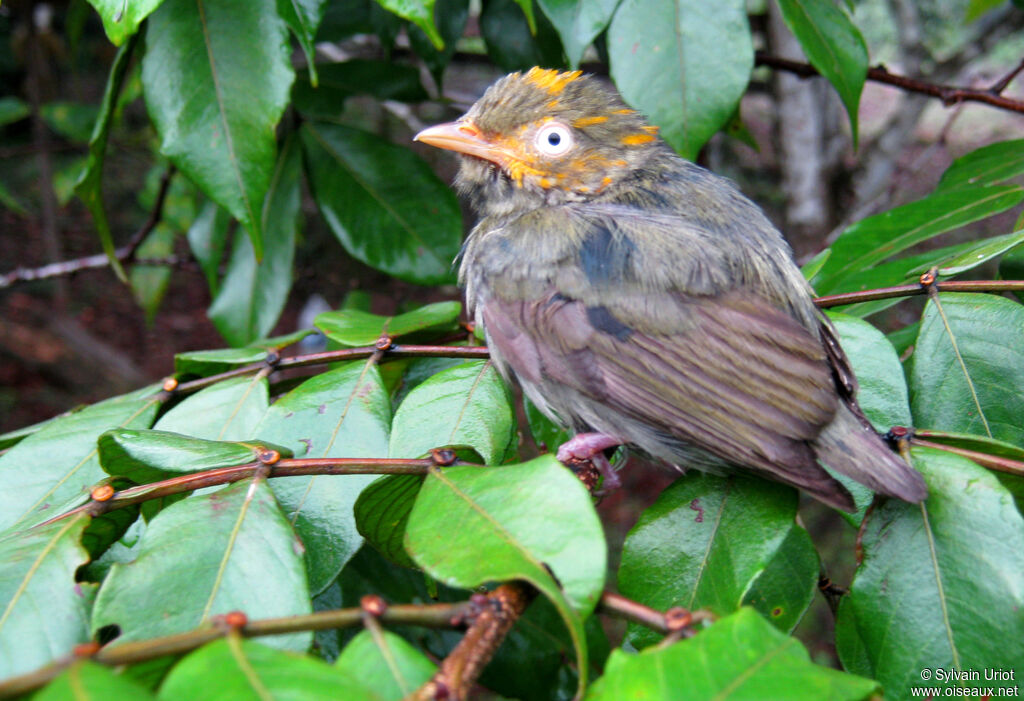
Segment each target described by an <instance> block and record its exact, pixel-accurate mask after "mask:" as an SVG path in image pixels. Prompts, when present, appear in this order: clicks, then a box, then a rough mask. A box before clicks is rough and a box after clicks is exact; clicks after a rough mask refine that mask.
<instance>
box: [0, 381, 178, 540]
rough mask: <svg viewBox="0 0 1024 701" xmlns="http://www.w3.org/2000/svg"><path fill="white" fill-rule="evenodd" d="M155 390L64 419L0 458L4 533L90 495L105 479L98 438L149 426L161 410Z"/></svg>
mask: <svg viewBox="0 0 1024 701" xmlns="http://www.w3.org/2000/svg"><path fill="white" fill-rule="evenodd" d="M154 392H155V390H153V389H149V390H140V391H139V392H136V393H135V394H130V395H125V396H123V397H115V398H113V399H108V400H107V401H105V402H100V403H99V404H94V405H92V406H89V407H86V408H85V409H82V410H81V411H76V412H74V413H71V414H68V415H66V416H62V417H60V418H58V419H56V420H54V421H53V422H51V423H48V424H47V425H46V426H44V427H43V428H41V429H40V430H39V431H37V432H36V433H33V434H32V435H31V436H29V437H27V438H25V439H24V440H22V441H21V442H20V443H18V444H17V445H16V446H14V447H13V448H11V449H10V450H8V451H7V452H6V453H4V454H3V455H0V479H2V480H3V483H4V485H5V488H4V489H3V490H0V530H2V529H6V528H9V527H11V526H13V525H15V524H17V525H18V527H19V528H26V527H28V526H31V525H33V524H36V523H39V522H40V521H44V520H46V519H49V518H51V517H53V516H56V515H57V513H56V509H57V507H60V506H61V504H63V503H64V502H67V501H69V500H70V499H73V498H75V497H77V496H85V495H87V494H88V493H89V490H90V489H91V487H92V486H93V485H94V484H95V483H96V482H98V481H100V480H102V479H103V478H104V477H106V474H105V473H104V472H103V470H102V469H101V468H100V461H99V458H98V456H97V450H96V439H97V438H98V437H99V436H100V434H102V433H103V432H105V431H108V430H110V429H112V428H147V427H149V425H150V424H151V423H152V422H153V417H154V416H155V415H156V411H157V409H158V408H159V406H160V403H159V400H158V399H157V397H155V396H154ZM147 395H149V396H147ZM29 466H30V467H29Z"/></svg>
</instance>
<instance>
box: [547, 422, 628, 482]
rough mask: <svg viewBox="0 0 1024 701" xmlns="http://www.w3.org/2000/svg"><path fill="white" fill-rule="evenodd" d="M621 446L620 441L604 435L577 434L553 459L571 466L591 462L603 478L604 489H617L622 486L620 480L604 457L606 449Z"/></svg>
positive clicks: (559, 449)
mask: <svg viewBox="0 0 1024 701" xmlns="http://www.w3.org/2000/svg"><path fill="white" fill-rule="evenodd" d="M619 445H622V441H621V440H619V439H618V438H616V437H614V436H609V435H608V434H606V433H577V434H576V435H575V436H573V437H572V438H570V439H569V440H568V441H566V442H565V443H563V444H562V445H560V446H559V447H558V452H557V453H556V454H555V457H556V458H558V460H559V462H562V463H565V464H566V465H569V466H570V467H571V466H572V463H574V462H575V463H579V462H587V461H589V462H591V463H593V465H594V467H596V468H597V471H598V472H600V473H601V476H602V477H604V485H603V487H604V489H605V490H611V489H618V488H619V487H621V486H622V480H620V479H619V476H618V474H616V472H615V470H614V469H612V466H611V463H609V462H608V458H606V457H605V456H604V451H605V449H607V448H614V447H616V446H619Z"/></svg>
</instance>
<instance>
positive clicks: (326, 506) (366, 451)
mask: <svg viewBox="0 0 1024 701" xmlns="http://www.w3.org/2000/svg"><path fill="white" fill-rule="evenodd" d="M390 425H391V403H390V401H389V400H388V395H387V392H386V391H385V390H384V387H383V385H382V384H381V380H380V374H379V372H378V371H377V368H376V366H375V365H373V364H372V363H371V362H369V361H354V362H351V363H346V364H344V365H342V366H341V367H339V368H337V369H335V370H331V371H329V372H326V373H323V374H322V375H317V376H315V377H312V378H310V379H308V380H306V381H305V382H303V383H302V384H301V385H299V386H298V387H296V388H295V389H293V390H292V391H291V392H289V393H288V394H286V395H285V396H284V397H282V398H281V399H279V400H278V401H277V402H276V403H274V405H273V406H272V407H270V409H269V410H268V411H267V414H266V416H265V417H264V419H263V422H262V423H261V424H260V426H259V428H258V429H257V430H256V432H255V435H257V436H259V437H260V438H261V439H262V440H268V441H273V442H275V443H280V444H281V445H284V446H285V447H287V448H289V449H291V450H292V451H293V452H294V453H295V455H296V456H297V457H301V458H343V457H344V458H380V457H384V455H386V452H387V445H388V431H389V429H390ZM374 479H375V478H374V476H373V475H314V476H310V477H284V478H281V479H275V480H274V481H273V485H272V486H273V489H274V494H276V495H277V498H278V500H279V501H280V502H281V506H282V507H283V508H284V511H285V513H287V515H288V518H289V520H290V521H291V523H292V524H293V525H294V527H295V529H296V530H297V531H298V533H299V536H300V537H301V538H302V541H303V542H304V543H305V544H306V547H307V549H308V556H307V557H308V560H307V563H308V567H309V581H310V589H311V590H312V591H313V593H319V592H320V591H322V590H323V589H324V588H325V587H326V586H327V585H328V584H330V583H331V581H332V580H333V579H334V578H335V577H337V576H338V572H340V571H341V568H342V567H344V565H345V563H346V562H347V561H348V560H349V558H351V557H352V555H353V554H354V553H355V552H356V550H358V549H359V546H360V545H362V543H363V539H362V537H360V535H359V533H358V532H357V531H356V525H355V517H354V515H353V513H352V507H353V505H354V504H355V502H356V498H357V497H358V496H359V493H360V492H361V491H362V490H363V488H364V487H365V486H366V485H368V484H369V483H370V482H372V481H373V480H374Z"/></svg>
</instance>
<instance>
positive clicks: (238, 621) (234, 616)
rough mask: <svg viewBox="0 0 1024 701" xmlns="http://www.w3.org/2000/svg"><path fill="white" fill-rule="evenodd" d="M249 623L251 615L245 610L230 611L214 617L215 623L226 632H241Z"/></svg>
mask: <svg viewBox="0 0 1024 701" xmlns="http://www.w3.org/2000/svg"><path fill="white" fill-rule="evenodd" d="M248 624H249V617H248V616H247V615H246V614H245V612H243V611H229V612H227V613H225V614H223V615H220V616H214V617H213V625H214V626H215V627H217V628H219V629H220V630H222V631H224V632H225V633H231V632H239V633H240V632H242V630H243V629H244V628H245V626H247V625H248Z"/></svg>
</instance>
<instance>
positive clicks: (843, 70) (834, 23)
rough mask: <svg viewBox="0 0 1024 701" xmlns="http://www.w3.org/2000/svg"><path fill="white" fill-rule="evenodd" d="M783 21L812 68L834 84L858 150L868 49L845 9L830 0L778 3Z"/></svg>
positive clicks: (794, 0) (802, 0) (784, 1)
mask: <svg viewBox="0 0 1024 701" xmlns="http://www.w3.org/2000/svg"><path fill="white" fill-rule="evenodd" d="M778 3H779V9H780V10H781V11H782V19H783V21H785V23H786V26H787V27H789V30H790V31H791V32H793V35H794V36H796V38H797V41H799V42H800V46H801V48H803V50H804V53H805V54H806V55H807V59H808V60H809V61H810V62H811V65H812V66H814V67H815V68H817V69H818V71H819V72H820V73H821V74H822V75H823V76H825V78H827V79H828V82H830V83H832V86H833V87H835V89H836V92H838V93H839V97H840V99H842V101H843V105H845V106H846V113H847V114H848V115H849V117H850V130H851V132H852V133H853V147H854V148H857V137H858V131H857V110H858V109H859V107H860V93H861V90H862V89H863V88H864V80H865V79H866V78H867V74H868V47H867V44H866V43H865V42H864V37H863V36H861V33H860V31H859V30H858V29H857V27H856V25H854V23H853V22H852V21H850V17H849V15H847V14H846V12H845V11H844V10H843V8H842V7H840V6H839V5H837V4H835V3H834V2H831V0H778Z"/></svg>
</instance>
